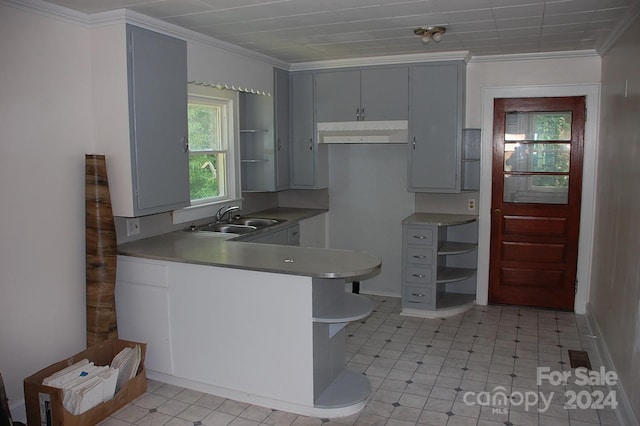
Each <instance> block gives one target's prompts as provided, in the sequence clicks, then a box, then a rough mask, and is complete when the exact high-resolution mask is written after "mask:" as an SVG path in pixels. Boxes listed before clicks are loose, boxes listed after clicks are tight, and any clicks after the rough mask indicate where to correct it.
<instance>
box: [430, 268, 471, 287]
mask: <svg viewBox="0 0 640 426" xmlns="http://www.w3.org/2000/svg"><path fill="white" fill-rule="evenodd" d="M475 273H476V270H475V269H472V268H452V267H444V268H442V269H439V270H438V275H437V278H436V282H437V283H438V284H442V283H452V282H456V281H462V280H465V279H467V278H470V277H472V276H473V275H474V274H475Z"/></svg>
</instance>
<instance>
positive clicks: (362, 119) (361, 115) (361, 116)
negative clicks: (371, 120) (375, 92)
mask: <svg viewBox="0 0 640 426" xmlns="http://www.w3.org/2000/svg"><path fill="white" fill-rule="evenodd" d="M360 121H364V108H362V109H361V110H360Z"/></svg>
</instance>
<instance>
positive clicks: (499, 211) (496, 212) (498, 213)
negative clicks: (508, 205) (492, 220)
mask: <svg viewBox="0 0 640 426" xmlns="http://www.w3.org/2000/svg"><path fill="white" fill-rule="evenodd" d="M493 212H494V213H495V214H497V215H502V210H500V209H494V210H493Z"/></svg>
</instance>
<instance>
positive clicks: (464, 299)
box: [436, 293, 476, 311]
mask: <svg viewBox="0 0 640 426" xmlns="http://www.w3.org/2000/svg"><path fill="white" fill-rule="evenodd" d="M475 300H476V295H475V294H466V293H444V294H443V295H441V296H440V297H439V298H438V301H437V302H436V310H437V311H439V310H441V309H450V308H457V307H459V306H463V305H467V304H472V303H473V302H475Z"/></svg>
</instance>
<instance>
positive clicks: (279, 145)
mask: <svg viewBox="0 0 640 426" xmlns="http://www.w3.org/2000/svg"><path fill="white" fill-rule="evenodd" d="M281 150H282V144H281V143H280V138H278V151H281Z"/></svg>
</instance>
